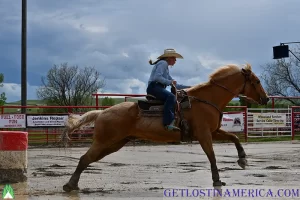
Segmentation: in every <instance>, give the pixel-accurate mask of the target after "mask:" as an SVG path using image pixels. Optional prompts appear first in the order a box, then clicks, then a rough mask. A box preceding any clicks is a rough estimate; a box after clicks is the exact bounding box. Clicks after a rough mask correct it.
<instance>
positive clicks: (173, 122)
mask: <svg viewBox="0 0 300 200" xmlns="http://www.w3.org/2000/svg"><path fill="white" fill-rule="evenodd" d="M174 124H175V120H173V121H172V123H171V124H169V125H166V126H165V129H166V130H168V131H180V128H178V127H177V126H175V125H174Z"/></svg>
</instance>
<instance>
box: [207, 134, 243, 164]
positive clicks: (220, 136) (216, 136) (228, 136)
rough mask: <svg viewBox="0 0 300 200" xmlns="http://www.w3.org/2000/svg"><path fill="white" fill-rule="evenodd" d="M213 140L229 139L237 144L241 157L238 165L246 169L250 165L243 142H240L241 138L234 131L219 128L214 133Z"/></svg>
mask: <svg viewBox="0 0 300 200" xmlns="http://www.w3.org/2000/svg"><path fill="white" fill-rule="evenodd" d="M212 137H213V140H229V141H232V142H233V143H234V144H235V147H236V150H237V152H238V156H239V159H238V161H237V163H238V165H239V166H240V167H241V168H243V169H245V168H246V166H247V165H248V163H247V160H246V153H245V151H244V148H243V146H242V144H241V143H240V140H239V138H238V137H237V136H236V135H234V134H233V133H229V132H226V131H224V130H222V129H218V130H217V131H215V132H213V133H212Z"/></svg>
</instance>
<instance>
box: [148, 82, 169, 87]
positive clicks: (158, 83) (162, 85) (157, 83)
mask: <svg viewBox="0 0 300 200" xmlns="http://www.w3.org/2000/svg"><path fill="white" fill-rule="evenodd" d="M151 83H154V84H156V85H159V86H161V87H163V88H166V87H167V86H166V85H164V84H162V83H160V82H157V81H153V82H151Z"/></svg>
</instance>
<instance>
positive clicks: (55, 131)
mask: <svg viewBox="0 0 300 200" xmlns="http://www.w3.org/2000/svg"><path fill="white" fill-rule="evenodd" d="M120 96H121V95H120ZM126 97H133V95H132V96H130V95H129V96H126ZM134 97H135V96H134ZM125 101H126V99H125ZM24 107H25V108H26V109H27V114H26V115H22V114H20V111H19V110H20V109H21V108H22V106H2V107H0V113H1V119H2V118H3V119H2V120H6V122H7V124H6V126H5V127H4V128H0V130H6V131H9V130H14V131H18V130H20V131H24V130H25V131H27V132H28V136H29V143H30V144H49V143H56V142H59V140H60V135H61V133H62V131H63V126H62V124H60V125H58V126H57V127H55V126H53V124H52V125H51V126H50V127H49V126H47V125H45V126H41V125H37V126H33V125H30V124H29V122H28V119H29V117H31V118H34V117H35V118H38V117H42V118H45V116H47V117H49V116H52V117H53V116H63V117H66V116H68V115H69V114H70V113H73V114H79V115H80V114H82V113H84V112H87V111H89V110H95V109H106V108H109V107H110V106H99V105H98V106H24ZM227 108H236V109H238V110H237V111H232V112H224V114H233V113H243V117H244V122H246V121H247V120H246V119H245V117H247V115H246V114H245V113H246V107H245V106H228V107H227ZM23 116H25V119H24V117H23ZM5 118H6V119H5ZM24 120H25V121H24ZM24 123H25V126H24V125H23V124H24ZM0 127H1V124H0ZM246 130H247V124H246V123H244V132H238V133H241V134H243V133H244V136H245V138H246V136H247V134H246ZM92 134H93V128H92V127H85V128H83V129H82V130H79V131H76V132H74V133H73V134H72V137H71V139H72V140H71V142H90V141H91V139H92Z"/></svg>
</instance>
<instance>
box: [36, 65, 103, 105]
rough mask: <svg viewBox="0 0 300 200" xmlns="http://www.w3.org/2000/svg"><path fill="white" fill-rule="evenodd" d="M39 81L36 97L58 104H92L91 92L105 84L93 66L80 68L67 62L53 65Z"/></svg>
mask: <svg viewBox="0 0 300 200" xmlns="http://www.w3.org/2000/svg"><path fill="white" fill-rule="evenodd" d="M41 81H42V86H41V87H39V88H38V89H37V96H38V98H40V99H42V100H44V101H45V102H46V103H47V105H58V106H82V105H84V106H88V105H93V102H94V99H93V98H92V94H93V93H96V92H97V91H98V90H99V89H101V88H103V87H104V85H105V83H104V79H103V80H101V79H100V73H99V72H98V71H97V70H96V69H95V68H94V67H84V68H82V69H81V68H79V67H78V66H68V64H67V63H63V64H61V65H60V66H57V65H54V66H53V67H52V68H51V69H50V70H49V71H48V73H47V76H46V77H42V79H41Z"/></svg>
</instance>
